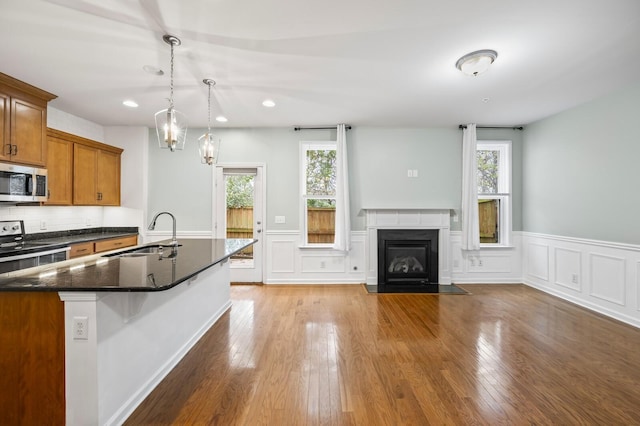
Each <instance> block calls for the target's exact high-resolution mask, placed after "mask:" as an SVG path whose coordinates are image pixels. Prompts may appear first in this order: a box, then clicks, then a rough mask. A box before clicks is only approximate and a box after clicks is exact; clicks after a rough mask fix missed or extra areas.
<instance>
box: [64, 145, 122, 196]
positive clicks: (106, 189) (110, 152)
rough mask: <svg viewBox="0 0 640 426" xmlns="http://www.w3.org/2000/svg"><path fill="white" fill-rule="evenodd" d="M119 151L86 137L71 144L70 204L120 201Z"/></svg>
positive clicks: (120, 152)
mask: <svg viewBox="0 0 640 426" xmlns="http://www.w3.org/2000/svg"><path fill="white" fill-rule="evenodd" d="M76 138H77V139H83V138H78V137H76ZM121 154H122V149H120V148H116V147H113V146H109V145H105V144H101V143H99V142H95V141H90V140H88V139H84V140H83V141H82V142H78V141H76V142H75V143H74V144H73V204H74V205H85V206H86V205H98V206H119V205H120V155H121Z"/></svg>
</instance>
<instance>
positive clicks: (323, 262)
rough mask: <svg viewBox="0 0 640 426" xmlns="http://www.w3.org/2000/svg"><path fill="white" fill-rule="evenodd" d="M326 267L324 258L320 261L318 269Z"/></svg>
mask: <svg viewBox="0 0 640 426" xmlns="http://www.w3.org/2000/svg"><path fill="white" fill-rule="evenodd" d="M326 267H327V263H326V262H325V261H324V260H321V261H320V269H325V268H326Z"/></svg>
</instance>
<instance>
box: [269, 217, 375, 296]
mask: <svg viewBox="0 0 640 426" xmlns="http://www.w3.org/2000/svg"><path fill="white" fill-rule="evenodd" d="M264 235H265V266H266V268H265V271H264V275H265V276H264V283H265V284H361V283H364V282H365V260H364V259H365V253H364V239H365V232H364V231H354V232H352V233H351V251H350V252H349V253H346V254H345V253H343V252H339V251H336V250H333V249H330V248H307V247H305V248H301V247H300V242H301V235H300V232H299V231H297V230H295V231H293V230H287V231H267V232H266V233H265V234H264Z"/></svg>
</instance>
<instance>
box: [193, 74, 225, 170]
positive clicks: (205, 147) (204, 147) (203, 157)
mask: <svg viewBox="0 0 640 426" xmlns="http://www.w3.org/2000/svg"><path fill="white" fill-rule="evenodd" d="M202 82H203V83H204V84H206V85H207V86H209V98H208V105H209V109H208V123H209V127H208V128H207V133H205V134H204V135H202V136H200V138H198V148H199V151H200V161H201V162H202V164H208V165H212V164H216V163H217V162H218V154H219V152H220V139H218V138H217V137H216V135H214V134H213V133H211V88H212V87H213V86H215V85H216V82H215V81H214V80H211V79H209V78H205V79H204V80H202Z"/></svg>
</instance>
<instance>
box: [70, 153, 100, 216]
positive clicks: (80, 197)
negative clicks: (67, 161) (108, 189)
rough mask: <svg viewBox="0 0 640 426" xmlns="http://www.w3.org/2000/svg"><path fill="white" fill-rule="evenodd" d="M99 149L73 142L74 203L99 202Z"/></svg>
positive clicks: (87, 203) (92, 203) (88, 203)
mask: <svg viewBox="0 0 640 426" xmlns="http://www.w3.org/2000/svg"><path fill="white" fill-rule="evenodd" d="M97 162H98V149H96V148H92V147H90V146H85V145H81V144H77V143H76V144H73V204H77V205H96V204H97V203H98V191H97V190H96V188H97V173H96V165H97Z"/></svg>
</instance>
